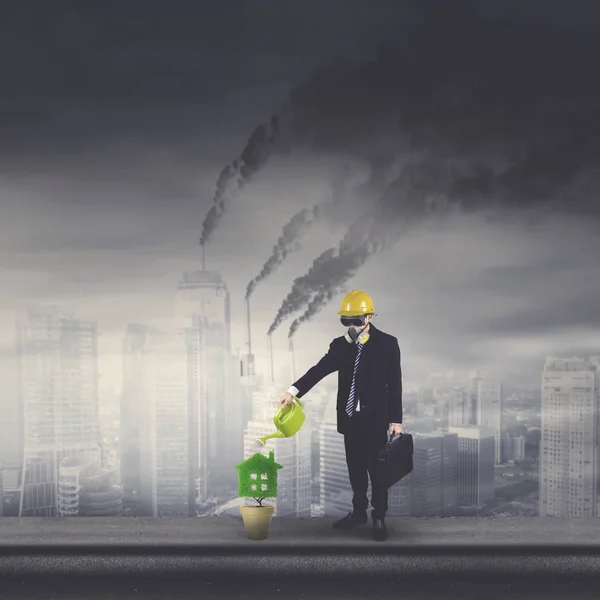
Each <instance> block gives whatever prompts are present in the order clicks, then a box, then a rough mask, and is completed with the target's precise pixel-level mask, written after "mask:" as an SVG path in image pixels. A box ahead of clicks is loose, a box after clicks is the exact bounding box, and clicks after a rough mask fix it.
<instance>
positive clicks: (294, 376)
mask: <svg viewBox="0 0 600 600" xmlns="http://www.w3.org/2000/svg"><path fill="white" fill-rule="evenodd" d="M289 350H290V360H291V361H292V379H293V380H294V381H296V358H295V355H294V340H293V339H292V338H290V344H289Z"/></svg>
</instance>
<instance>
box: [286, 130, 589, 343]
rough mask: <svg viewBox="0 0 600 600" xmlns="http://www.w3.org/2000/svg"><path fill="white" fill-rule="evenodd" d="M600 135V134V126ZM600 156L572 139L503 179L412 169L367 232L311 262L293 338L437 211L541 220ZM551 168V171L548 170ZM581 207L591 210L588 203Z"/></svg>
mask: <svg viewBox="0 0 600 600" xmlns="http://www.w3.org/2000/svg"><path fill="white" fill-rule="evenodd" d="M596 133H597V134H599V135H600V126H599V127H597V131H596ZM594 150H595V152H594ZM595 153H597V154H598V158H600V152H599V151H598V149H597V148H595V149H592V148H591V142H589V141H587V140H584V139H582V138H580V137H579V136H575V137H572V138H571V139H569V140H565V141H564V142H563V143H561V144H556V145H554V146H553V147H551V148H541V149H537V150H530V151H529V152H528V153H527V154H526V155H525V156H524V157H523V159H522V161H521V162H520V163H518V164H515V165H513V166H512V167H510V168H509V169H507V170H505V171H503V172H500V173H498V174H496V173H494V171H493V170H492V169H491V168H487V167H485V166H481V165H478V166H477V167H476V168H475V173H471V174H466V175H465V174H464V173H462V172H461V171H460V170H459V169H457V168H456V167H455V166H453V165H450V166H448V165H445V164H443V163H439V162H430V163H425V164H420V165H409V166H407V167H406V168H405V169H404V170H403V171H402V172H401V174H400V176H399V177H398V178H397V179H396V180H395V181H394V182H393V183H392V184H391V185H390V186H389V187H388V188H387V189H386V191H385V193H384V194H383V195H382V197H381V198H380V200H379V202H378V206H377V210H376V212H375V213H374V214H373V221H372V222H371V223H370V224H369V226H367V227H366V228H362V237H360V236H359V232H358V231H353V229H350V230H349V231H348V233H347V234H346V236H345V237H344V239H343V240H342V241H341V242H340V247H339V249H338V251H337V252H336V253H335V255H332V256H331V257H330V259H329V261H319V263H318V264H315V265H313V267H312V268H311V271H310V273H311V277H310V281H311V282H319V283H318V284H317V285H315V286H314V288H313V290H312V291H308V290H304V295H303V296H302V298H305V297H310V298H311V299H310V301H309V302H308V303H307V304H306V305H305V306H306V308H305V311H304V313H303V314H302V315H301V316H300V317H298V318H297V319H295V320H294V321H293V323H292V325H291V327H290V331H289V334H288V337H289V338H290V339H291V338H292V337H293V336H294V335H295V333H296V332H297V331H298V329H299V327H300V325H302V324H303V323H305V322H306V321H308V320H310V319H311V318H312V317H314V316H315V315H316V314H317V313H318V312H319V311H320V310H321V309H322V308H324V307H325V306H326V305H327V304H328V303H329V302H330V301H331V299H332V298H333V297H334V296H336V295H337V294H338V293H339V291H340V289H341V288H342V286H343V285H344V284H345V283H346V282H347V281H348V280H349V279H350V278H351V277H353V276H354V274H355V273H356V272H357V271H358V269H359V268H360V267H361V266H363V265H364V264H365V263H366V262H367V261H368V260H369V258H371V256H373V255H374V254H377V253H379V252H382V251H384V250H387V249H389V248H391V247H393V246H394V245H395V244H396V243H397V242H398V241H399V240H400V237H401V235H402V233H403V232H404V231H406V230H407V229H409V228H410V227H411V226H413V225H414V224H415V223H416V222H418V221H419V220H422V219H423V218H426V217H427V216H428V215H429V214H430V213H431V212H432V211H437V212H440V211H443V210H444V209H446V208H448V207H452V206H453V205H459V206H460V207H461V208H462V209H463V210H465V211H466V212H475V211H477V212H480V211H482V210H484V209H490V208H494V207H495V208H496V209H499V210H501V211H502V214H503V215H507V214H508V215H512V218H515V217H516V218H520V215H522V210H532V209H533V210H536V209H537V210H538V211H539V214H540V215H543V214H544V211H545V210H547V208H548V206H549V203H551V202H552V201H554V202H559V203H560V202H561V200H562V198H563V194H562V192H563V191H564V190H565V189H566V188H568V186H569V185H570V184H571V183H573V182H575V181H576V178H577V175H578V174H580V173H581V172H583V171H584V169H585V168H586V167H588V166H591V167H593V166H595V164H597V163H595V161H594V158H595V156H594V155H595ZM549 168H553V170H552V172H551V173H549V172H548V169H549ZM546 173H548V175H547V176H546ZM440 193H444V194H446V198H447V200H448V201H449V203H441V204H439V203H438V204H431V203H428V200H429V199H431V198H432V196H436V195H437V194H440ZM577 202H578V200H577V199H572V200H571V201H570V202H569V204H568V208H573V207H575V206H576V205H577ZM559 207H560V204H559ZM562 208H563V209H564V208H565V206H564V202H563V206H562ZM581 208H583V209H584V210H585V209H586V205H585V201H584V204H583V206H582V207H581ZM507 209H511V210H512V213H509V212H508V210H507ZM356 225H357V226H358V227H355V229H357V228H358V229H361V228H360V225H361V222H359V223H357V224H356ZM293 298H294V297H293V296H292V295H291V294H290V295H288V297H287V298H286V302H287V305H286V304H285V302H284V306H283V307H282V309H280V313H282V314H289V313H291V312H295V311H297V310H300V309H301V308H302V305H301V304H300V302H295V303H292V300H293ZM297 298H298V300H300V298H301V297H300V296H298V297H297Z"/></svg>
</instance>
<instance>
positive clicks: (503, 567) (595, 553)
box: [0, 517, 600, 575]
mask: <svg viewBox="0 0 600 600" xmlns="http://www.w3.org/2000/svg"><path fill="white" fill-rule="evenodd" d="M332 522H333V519H330V518H296V519H285V518H274V519H273V522H272V526H271V533H270V537H269V538H268V539H266V540H262V541H251V540H248V539H247V538H246V537H245V534H244V529H243V525H242V521H241V517H239V518H235V517H205V518H198V519H183V518H182V519H177V518H173V519H152V518H148V519H146V518H127V517H124V518H117V519H114V518H109V519H106V518H79V517H78V518H70V519H69V518H65V519H43V518H23V519H19V518H3V519H0V575H1V574H2V573H4V574H9V573H10V572H13V571H15V569H16V570H17V571H18V570H19V569H24V568H27V569H34V570H36V571H39V572H42V571H44V568H46V567H47V568H48V569H51V570H52V572H55V571H56V569H58V570H60V571H61V572H65V573H67V572H69V570H70V569H71V570H74V571H76V572H77V573H82V572H85V571H86V569H88V570H91V571H93V570H94V569H97V568H109V569H111V570H113V571H114V570H116V571H119V570H121V571H123V572H131V570H132V569H133V570H136V569H138V570H141V571H145V572H147V571H152V570H153V569H156V568H159V567H160V569H163V570H165V569H166V570H169V569H176V570H178V571H182V570H183V571H186V570H191V571H193V572H195V573H198V572H199V571H202V570H208V571H210V572H213V573H214V572H217V571H222V572H226V571H227V572H233V571H236V572H237V571H244V572H248V571H251V572H253V573H257V572H265V573H267V572H281V571H282V570H284V571H285V572H293V573H296V574H301V573H303V572H304V573H306V572H314V570H315V569H316V570H317V571H319V572H323V571H324V570H326V571H328V572H331V573H339V572H351V573H353V574H357V573H358V572H360V571H365V572H369V573H373V572H376V571H382V572H388V573H389V572H390V570H391V571H395V570H401V571H402V573H403V574H404V575H408V574H409V573H414V574H418V573H424V572H435V573H437V574H442V573H445V572H447V573H451V572H455V571H456V569H459V570H460V569H467V570H469V571H472V570H473V569H476V570H481V571H482V572H483V571H486V570H490V569H492V570H493V571H494V572H497V573H500V572H505V573H512V574H515V573H518V572H523V573H530V572H531V570H532V569H533V570H536V569H537V570H541V571H545V572H549V571H550V572H552V571H553V570H555V569H557V568H559V569H561V570H562V571H563V572H564V571H565V569H567V571H569V572H571V571H572V572H588V573H590V572H592V571H595V569H596V567H597V565H600V519H568V520H566V519H565V520H563V519H551V518H479V519H477V518H444V519H417V518H407V519H401V518H398V519H387V523H388V528H389V530H390V537H389V539H388V540H386V541H385V542H375V541H373V540H372V539H371V529H370V524H367V525H364V526H361V527H358V528H356V529H354V530H351V531H335V530H334V529H332V527H331V524H332ZM39 557H44V560H43V561H40V560H39ZM44 565H46V567H44ZM15 572H16V571H15Z"/></svg>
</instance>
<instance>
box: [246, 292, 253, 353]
mask: <svg viewBox="0 0 600 600" xmlns="http://www.w3.org/2000/svg"><path fill="white" fill-rule="evenodd" d="M246 327H247V336H248V338H247V341H248V356H250V355H251V354H252V335H251V332H250V298H246Z"/></svg>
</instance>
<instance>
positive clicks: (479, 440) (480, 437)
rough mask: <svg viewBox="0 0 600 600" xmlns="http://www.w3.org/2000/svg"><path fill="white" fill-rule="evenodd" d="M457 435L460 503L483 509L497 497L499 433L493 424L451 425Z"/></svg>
mask: <svg viewBox="0 0 600 600" xmlns="http://www.w3.org/2000/svg"><path fill="white" fill-rule="evenodd" d="M449 433H455V434H457V436H458V502H459V504H460V505H461V506H469V507H473V508H482V507H483V506H484V505H485V504H486V503H487V502H490V501H491V500H493V499H494V463H495V459H496V432H495V430H494V429H492V428H491V427H479V426H476V425H466V426H464V427H450V428H449Z"/></svg>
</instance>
